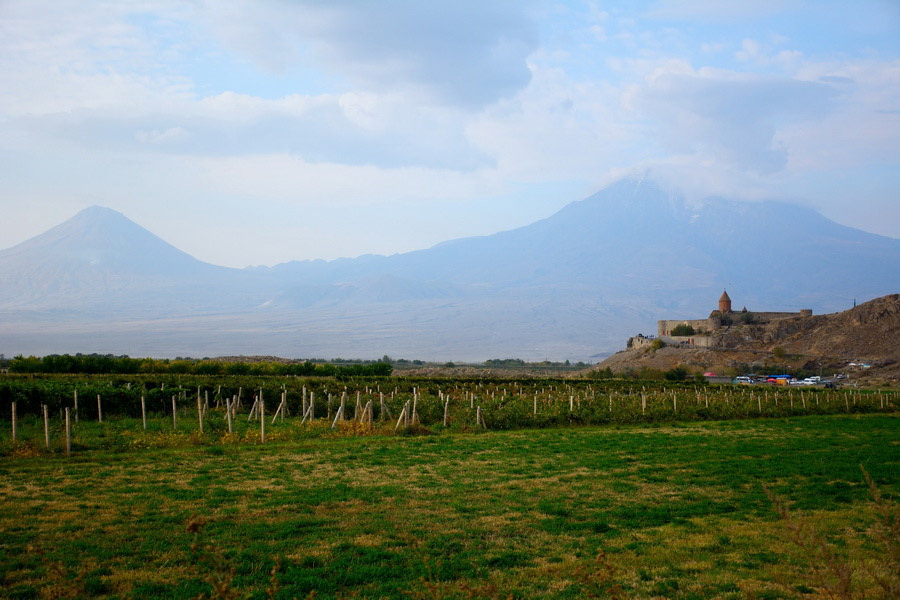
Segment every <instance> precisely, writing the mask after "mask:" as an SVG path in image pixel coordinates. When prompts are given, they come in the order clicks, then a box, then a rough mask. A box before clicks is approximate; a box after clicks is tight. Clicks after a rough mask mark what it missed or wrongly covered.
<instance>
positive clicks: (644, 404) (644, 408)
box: [641, 394, 647, 415]
mask: <svg viewBox="0 0 900 600" xmlns="http://www.w3.org/2000/svg"><path fill="white" fill-rule="evenodd" d="M641 414H642V415H645V414H647V395H646V394H641Z"/></svg>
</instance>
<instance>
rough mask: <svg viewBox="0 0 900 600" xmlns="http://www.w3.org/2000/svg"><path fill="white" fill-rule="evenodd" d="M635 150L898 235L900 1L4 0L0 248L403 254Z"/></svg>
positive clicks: (728, 190) (533, 212)
mask: <svg viewBox="0 0 900 600" xmlns="http://www.w3.org/2000/svg"><path fill="white" fill-rule="evenodd" d="M632 173H644V174H647V173H649V174H651V175H653V176H655V177H657V178H659V179H660V180H662V181H663V182H665V183H666V184H667V185H669V186H671V187H672V189H676V190H679V191H680V192H682V193H683V194H684V195H686V196H687V197H688V198H689V199H693V200H696V201H700V200H701V199H702V198H705V197H708V196H710V195H725V196H731V197H739V198H744V199H750V200H753V199H762V198H778V199H787V200H790V201H793V202H797V203H800V204H803V205H805V206H809V207H812V208H814V209H816V210H818V211H820V212H821V213H822V214H824V215H825V216H827V217H829V218H831V219H833V220H835V221H837V222H839V223H842V224H845V225H848V226H851V227H857V228H860V229H863V230H866V231H869V232H873V233H878V234H881V235H886V236H890V237H894V238H900V2H898V1H897V0H860V1H858V2H847V1H846V0H836V1H831V0H814V1H813V0H754V1H753V2H748V1H746V0H738V1H728V0H682V1H677V0H647V1H639V0H634V1H619V2H603V1H599V0H598V1H580V0H571V1H560V2H554V1H543V2H542V1H530V2H529V1H524V0H511V1H506V0H493V1H491V0H448V1H445V0H427V1H426V0H420V1H414V0H378V1H364V0H328V1H325V0H190V1H176V0H130V1H129V0H71V1H70V0H0V181H2V186H0V248H7V247H10V246H13V245H15V244H17V243H19V242H22V241H24V240H26V239H28V238H30V237H32V236H34V235H37V234H40V233H41V232H43V231H45V230H46V229H48V228H50V227H52V226H54V225H56V224H58V223H60V222H62V221H63V220H65V219H67V218H69V217H71V216H73V215H74V214H76V213H77V212H78V211H80V210H82V209H84V208H86V207H88V206H91V205H102V206H108V207H110V208H113V209H115V210H118V211H120V212H122V213H123V214H125V215H126V216H128V217H129V218H131V219H132V220H134V221H136V222H137V223H139V224H140V225H142V226H144V227H146V228H147V229H149V230H151V231H152V232H153V233H155V234H157V235H159V236H160V237H162V238H163V239H165V240H166V241H168V242H170V243H172V244H174V245H175V246H177V247H178V248H180V249H182V250H184V251H186V252H188V253H189V254H191V255H193V256H195V257H197V258H199V259H201V260H204V261H207V262H212V263H215V264H220V265H227V266H233V267H244V266H248V265H273V264H277V263H281V262H285V261H289V260H303V259H317V258H322V259H333V258H337V257H343V256H346V257H353V256H358V255H361V254H366V253H375V254H393V253H396V252H405V251H410V250H415V249H420V248H426V247H430V246H432V245H434V244H436V243H439V242H442V241H445V240H448V239H453V238H459V237H465V236H472V235H486V234H490V233H494V232H496V231H501V230H506V229H511V228H514V227H519V226H522V225H526V224H528V223H531V222H533V221H536V220H538V219H541V218H545V217H547V216H549V215H551V214H552V213H554V212H555V211H557V210H558V209H560V208H562V207H563V206H564V205H566V204H568V203H569V202H572V201H576V200H580V199H582V198H585V197H587V196H589V195H591V194H592V193H594V192H596V191H598V190H599V189H601V188H602V187H604V186H605V185H607V184H608V183H610V182H612V181H614V180H616V179H618V178H620V177H622V176H625V175H628V174H632Z"/></svg>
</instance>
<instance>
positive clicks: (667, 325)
mask: <svg viewBox="0 0 900 600" xmlns="http://www.w3.org/2000/svg"><path fill="white" fill-rule="evenodd" d="M678 325H690V326H691V327H693V328H694V332H695V333H698V334H699V333H700V332H703V331H709V330H710V325H709V319H667V320H665V321H657V322H656V334H657V336H659V337H669V335H670V334H669V332H671V331H672V330H673V329H674V328H675V327H677V326H678Z"/></svg>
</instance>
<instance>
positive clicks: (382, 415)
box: [378, 392, 388, 421]
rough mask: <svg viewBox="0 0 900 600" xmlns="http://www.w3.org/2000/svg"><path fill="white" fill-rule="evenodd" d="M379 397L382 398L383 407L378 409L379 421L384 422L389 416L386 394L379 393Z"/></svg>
mask: <svg viewBox="0 0 900 600" xmlns="http://www.w3.org/2000/svg"><path fill="white" fill-rule="evenodd" d="M378 395H379V397H380V398H381V406H379V407H378V420H379V421H384V420H385V419H386V418H387V414H388V410H387V405H386V404H385V403H384V392H378Z"/></svg>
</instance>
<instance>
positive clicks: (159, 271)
mask: <svg viewBox="0 0 900 600" xmlns="http://www.w3.org/2000/svg"><path fill="white" fill-rule="evenodd" d="M897 282H900V240H896V239H893V238H887V237H883V236H878V235H874V234H870V233H866V232H863V231H859V230H855V229H852V228H849V227H844V226H842V225H838V224H837V223H834V222H832V221H830V220H828V219H826V218H824V217H823V216H821V215H819V214H818V213H816V212H814V211H812V210H809V209H805V208H801V207H798V206H794V205H790V204H785V203H779V202H754V203H744V202H739V201H735V200H727V199H711V200H709V201H707V202H705V203H704V204H703V205H702V206H699V207H692V206H690V205H689V204H687V203H686V202H684V201H683V200H682V199H681V198H679V197H678V196H677V195H673V194H670V193H668V192H666V191H664V190H662V189H661V188H660V187H658V186H657V185H656V184H655V183H653V182H651V181H647V180H641V179H625V180H622V181H620V182H618V183H616V184H613V185H612V186H610V187H608V188H606V189H604V190H602V191H601V192H599V193H597V194H595V195H594V196H591V197H590V198H587V199H586V200H582V201H580V202H573V203H572V204H569V205H568V206H566V207H565V208H563V209H562V210H560V211H559V212H558V213H556V214H555V215H553V216H551V217H549V218H547V219H544V220H541V221H538V222H536V223H533V224H531V225H528V226H526V227H522V228H519V229H515V230H511V231H505V232H501V233H497V234H494V235H490V236H484V237H475V238H465V239H459V240H453V241H450V242H445V243H443V244H439V245H437V246H435V247H433V248H429V249H427V250H420V251H416V252H410V253H406V254H398V255H394V256H388V257H385V256H374V255H370V256H362V257H359V258H355V259H339V260H335V261H329V262H326V261H301V262H290V263H285V264H281V265H276V266H274V267H255V268H248V269H231V268H226V267H218V266H214V265H210V264H207V263H203V262H200V261H198V260H196V259H194V258H192V257H191V256H189V255H187V254H185V253H183V252H181V251H180V250H178V249H176V248H174V247H173V246H171V245H169V244H167V243H166V242H164V241H163V240H161V239H159V238H157V237H156V236H154V235H153V234H151V233H150V232H148V231H146V230H145V229H143V228H141V227H139V226H138V225H136V224H135V223H133V222H131V221H130V220H128V219H127V218H126V217H125V216H123V215H121V214H119V213H117V212H115V211H112V210H110V209H105V208H101V207H92V208H89V209H86V210H84V211H82V212H81V213H79V214H78V215H76V216H75V217H73V218H72V219H70V220H68V221H66V222H65V223H63V224H61V225H59V226H57V227H55V228H53V229H51V230H49V231H47V232H46V233H44V234H42V235H39V236H37V237H35V238H33V239H31V240H28V241H26V242H24V243H22V244H19V245H18V246H15V247H13V248H9V249H7V250H3V251H0V352H3V353H5V354H7V355H11V354H13V353H19V352H23V353H34V354H47V353H51V352H112V353H128V354H131V355H134V356H142V355H151V356H173V357H174V356H176V355H181V356H186V355H190V356H216V355H222V354H278V355H282V356H290V357H336V356H342V357H363V358H378V357H381V356H382V355H384V354H389V355H391V356H395V357H407V358H423V359H435V360H484V359H487V358H496V357H519V358H524V359H528V360H543V359H559V360H561V359H567V358H568V359H572V360H587V359H590V358H592V357H597V356H600V355H603V354H606V353H609V352H613V351H615V350H618V349H621V348H622V346H623V345H624V342H625V340H626V339H627V337H628V336H630V335H632V334H634V333H637V332H641V331H642V332H645V333H650V332H652V331H654V330H655V322H656V320H657V319H659V318H664V317H668V318H680V317H685V318H687V317H703V316H705V315H707V314H708V313H709V311H710V310H711V309H712V308H714V305H715V300H716V299H717V298H718V295H719V294H721V290H722V288H726V287H727V288H728V291H729V294H730V295H731V297H732V298H733V299H734V301H735V304H736V306H738V307H741V306H743V305H746V306H747V307H748V308H749V309H750V310H797V309H799V308H812V309H813V310H814V311H815V312H816V313H822V312H831V311H837V310H842V309H845V308H848V307H849V306H851V305H852V303H853V300H854V299H858V300H860V301H862V300H867V299H870V298H874V297H877V296H881V295H885V294H888V293H893V292H896V291H897Z"/></svg>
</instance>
